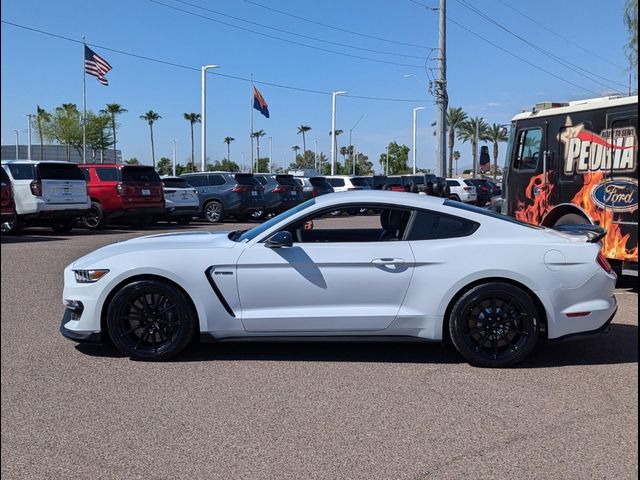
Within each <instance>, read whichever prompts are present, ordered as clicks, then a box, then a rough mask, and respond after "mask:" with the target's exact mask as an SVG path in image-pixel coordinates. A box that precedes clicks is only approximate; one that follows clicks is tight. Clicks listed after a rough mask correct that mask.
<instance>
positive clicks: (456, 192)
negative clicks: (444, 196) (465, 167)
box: [447, 178, 478, 203]
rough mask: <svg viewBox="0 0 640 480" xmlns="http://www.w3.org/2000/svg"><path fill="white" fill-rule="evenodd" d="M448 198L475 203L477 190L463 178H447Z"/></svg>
mask: <svg viewBox="0 0 640 480" xmlns="http://www.w3.org/2000/svg"><path fill="white" fill-rule="evenodd" d="M447 186H448V187H449V190H450V193H449V198H450V199H452V200H457V201H459V202H464V203H476V201H477V200H478V192H477V190H476V187H475V185H473V184H472V183H471V182H469V181H468V180H465V179H464V178H447Z"/></svg>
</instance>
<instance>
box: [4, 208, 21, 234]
mask: <svg viewBox="0 0 640 480" xmlns="http://www.w3.org/2000/svg"><path fill="white" fill-rule="evenodd" d="M23 228H24V224H23V223H22V221H21V220H20V217H18V215H17V214H15V213H14V214H13V217H12V218H11V220H7V221H6V222H2V225H1V226H0V231H2V233H4V234H6V235H17V234H19V233H20V232H21V231H22V229H23Z"/></svg>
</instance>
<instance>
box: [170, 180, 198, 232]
mask: <svg viewBox="0 0 640 480" xmlns="http://www.w3.org/2000/svg"><path fill="white" fill-rule="evenodd" d="M162 185H163V187H164V213H163V214H162V217H161V218H162V219H163V220H174V221H176V222H178V223H179V224H180V225H187V224H188V223H189V222H190V221H191V218H193V217H195V216H196V215H199V214H200V200H199V199H198V192H197V191H196V189H195V188H193V187H192V186H191V185H189V183H188V182H187V181H186V180H185V179H184V178H180V177H162Z"/></svg>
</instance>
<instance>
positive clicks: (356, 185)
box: [325, 175, 371, 192]
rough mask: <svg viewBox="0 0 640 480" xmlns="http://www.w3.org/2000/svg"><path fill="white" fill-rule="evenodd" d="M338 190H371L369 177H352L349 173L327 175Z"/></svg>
mask: <svg viewBox="0 0 640 480" xmlns="http://www.w3.org/2000/svg"><path fill="white" fill-rule="evenodd" d="M325 178H326V179H327V182H329V184H330V185H331V186H332V187H333V190H334V191H336V192H349V191H351V190H371V187H370V186H369V182H368V181H367V177H352V176H349V175H332V176H329V177H325Z"/></svg>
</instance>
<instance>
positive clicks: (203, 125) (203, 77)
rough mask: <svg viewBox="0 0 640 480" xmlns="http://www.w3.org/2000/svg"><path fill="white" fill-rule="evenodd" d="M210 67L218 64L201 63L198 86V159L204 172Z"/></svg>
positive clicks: (216, 66)
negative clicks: (199, 92)
mask: <svg viewBox="0 0 640 480" xmlns="http://www.w3.org/2000/svg"><path fill="white" fill-rule="evenodd" d="M211 68H220V67H219V66H218V65H203V67H202V70H201V74H200V87H201V105H200V114H201V115H200V116H201V117H202V118H201V120H202V123H201V132H200V153H201V155H202V158H201V159H200V163H201V171H203V172H204V163H205V161H206V158H207V101H206V99H207V70H209V69H211Z"/></svg>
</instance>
